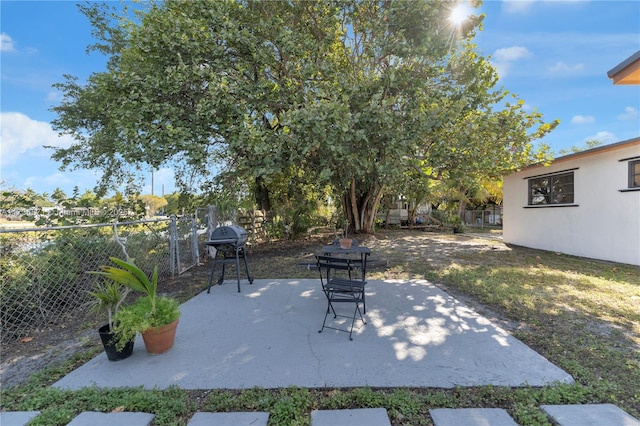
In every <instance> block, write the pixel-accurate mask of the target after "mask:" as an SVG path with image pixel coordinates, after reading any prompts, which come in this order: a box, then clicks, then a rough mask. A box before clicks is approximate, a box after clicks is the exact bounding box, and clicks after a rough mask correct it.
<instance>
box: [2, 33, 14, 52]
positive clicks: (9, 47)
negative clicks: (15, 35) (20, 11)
mask: <svg viewBox="0 0 640 426" xmlns="http://www.w3.org/2000/svg"><path fill="white" fill-rule="evenodd" d="M14 50H16V49H15V47H14V45H13V39H12V38H11V36H10V35H9V34H7V33H2V34H0V52H13V51H14Z"/></svg>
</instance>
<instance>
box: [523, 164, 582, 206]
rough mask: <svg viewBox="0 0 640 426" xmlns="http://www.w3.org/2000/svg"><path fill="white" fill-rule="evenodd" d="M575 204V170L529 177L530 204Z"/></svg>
mask: <svg viewBox="0 0 640 426" xmlns="http://www.w3.org/2000/svg"><path fill="white" fill-rule="evenodd" d="M545 204H573V172H568V173H558V174H554V175H548V176H541V177H536V178H531V179H529V205H530V206H539V205H545Z"/></svg>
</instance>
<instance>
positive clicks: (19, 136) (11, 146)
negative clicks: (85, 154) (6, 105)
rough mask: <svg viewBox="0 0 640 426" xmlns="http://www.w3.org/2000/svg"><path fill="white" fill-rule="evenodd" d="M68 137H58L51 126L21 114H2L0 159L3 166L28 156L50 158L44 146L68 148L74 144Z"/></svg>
mask: <svg viewBox="0 0 640 426" xmlns="http://www.w3.org/2000/svg"><path fill="white" fill-rule="evenodd" d="M73 141H74V140H73V138H71V137H70V136H68V135H65V136H61V137H60V136H58V134H57V133H56V132H55V131H54V130H53V129H52V128H51V125H50V124H49V123H47V122H44V121H37V120H32V119H31V118H29V117H28V116H26V115H24V114H22V113H19V112H3V113H0V154H1V155H0V158H1V163H2V165H3V166H6V165H8V164H12V163H15V162H17V161H18V160H21V159H23V158H24V156H26V155H30V156H38V157H42V156H50V155H51V154H52V151H50V150H47V149H45V148H43V146H44V145H48V146H56V147H60V148H66V147H68V146H70V145H71V144H72V143H73Z"/></svg>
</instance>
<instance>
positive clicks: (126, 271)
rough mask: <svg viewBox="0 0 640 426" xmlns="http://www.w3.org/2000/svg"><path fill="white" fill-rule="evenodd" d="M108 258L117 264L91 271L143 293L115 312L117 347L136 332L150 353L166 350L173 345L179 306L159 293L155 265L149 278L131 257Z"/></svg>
mask: <svg viewBox="0 0 640 426" xmlns="http://www.w3.org/2000/svg"><path fill="white" fill-rule="evenodd" d="M110 259H111V261H112V262H114V263H115V264H116V265H118V266H119V267H115V266H102V267H101V269H102V271H96V272H94V273H95V274H99V275H102V276H104V277H105V278H108V279H110V280H112V281H113V282H115V283H119V284H121V285H124V286H125V287H127V288H130V289H131V290H134V291H139V292H141V293H143V294H144V295H143V296H141V297H139V298H138V299H137V300H136V301H135V302H134V303H132V304H131V305H128V306H125V307H123V308H121V309H120V310H119V311H118V312H117V313H116V314H115V318H114V323H115V326H114V329H113V333H114V335H115V340H116V342H117V344H116V346H117V347H123V346H124V345H125V344H126V342H127V341H128V340H131V339H134V338H135V336H136V334H137V333H140V334H141V335H142V339H143V340H144V344H145V348H146V350H147V352H148V353H149V354H152V355H156V354H161V353H164V352H166V351H168V350H169V349H171V348H172V347H173V343H174V340H175V335H176V331H177V328H178V322H179V320H180V306H179V304H178V302H177V300H175V299H173V298H170V297H166V296H158V293H157V290H158V267H157V266H156V267H155V268H154V270H153V274H152V276H151V279H150V278H149V277H148V276H147V275H146V274H145V273H144V271H142V270H141V269H140V268H138V267H137V266H136V265H135V264H134V263H133V260H129V261H127V260H122V259H118V258H115V257H111V258H110Z"/></svg>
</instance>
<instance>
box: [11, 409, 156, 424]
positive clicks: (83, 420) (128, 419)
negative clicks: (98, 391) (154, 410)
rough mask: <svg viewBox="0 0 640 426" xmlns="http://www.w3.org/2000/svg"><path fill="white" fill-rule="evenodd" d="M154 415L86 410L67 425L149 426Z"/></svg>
mask: <svg viewBox="0 0 640 426" xmlns="http://www.w3.org/2000/svg"><path fill="white" fill-rule="evenodd" d="M154 417H155V414H149V413H138V412H126V411H125V412H120V413H100V412H97V411H85V412H82V413H80V414H78V415H77V416H76V417H75V418H74V419H73V420H71V422H70V423H69V424H68V425H67V426H113V425H127V426H149V425H150V424H151V422H152V421H153V418H154ZM3 426H4V424H3Z"/></svg>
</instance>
